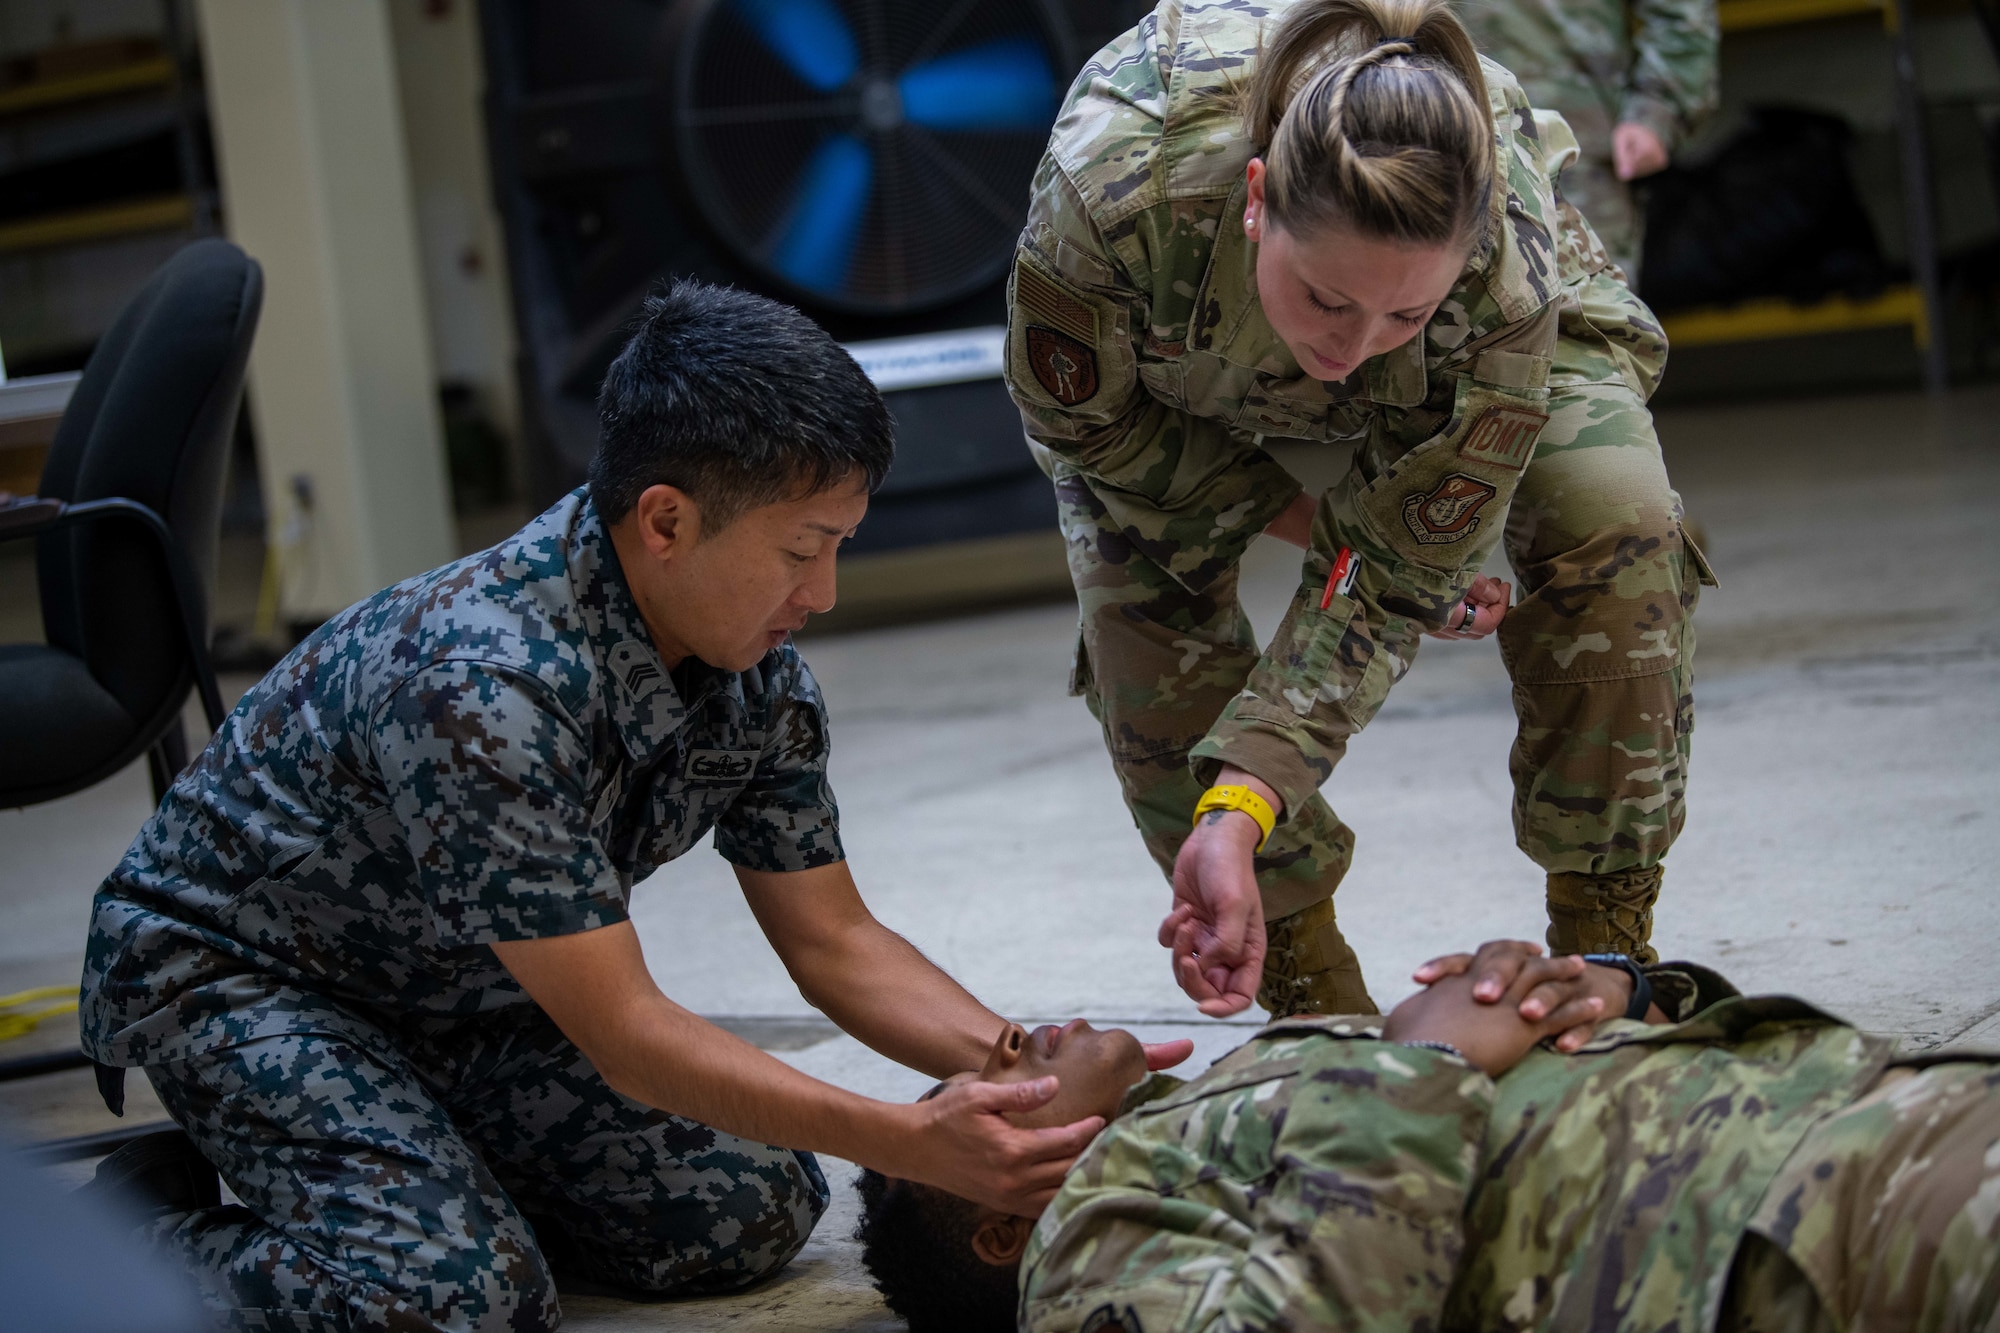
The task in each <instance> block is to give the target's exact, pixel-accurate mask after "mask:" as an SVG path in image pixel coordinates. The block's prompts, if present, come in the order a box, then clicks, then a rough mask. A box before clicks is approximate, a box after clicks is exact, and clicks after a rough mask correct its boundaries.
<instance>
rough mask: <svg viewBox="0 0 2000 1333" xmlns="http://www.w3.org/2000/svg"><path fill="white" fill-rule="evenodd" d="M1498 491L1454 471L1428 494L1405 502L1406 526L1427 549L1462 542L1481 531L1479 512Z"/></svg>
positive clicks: (1404, 518)
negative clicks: (1446, 543)
mask: <svg viewBox="0 0 2000 1333" xmlns="http://www.w3.org/2000/svg"><path fill="white" fill-rule="evenodd" d="M1497 494H1499V491H1498V490H1497V489H1496V488H1495V487H1492V486H1489V485H1487V484H1486V483H1485V482H1483V481H1477V480H1474V479H1473V478H1471V477H1468V476H1466V475H1465V474H1464V473H1463V472H1454V473H1452V474H1451V475H1450V476H1448V477H1446V478H1445V479H1444V480H1443V481H1441V482H1439V483H1438V484H1437V487H1436V489H1434V490H1432V491H1431V492H1430V493H1429V494H1428V495H1412V496H1411V497H1410V498H1409V499H1407V500H1405V501H1403V523H1404V524H1405V526H1407V527H1408V528H1409V529H1410V535H1411V536H1413V537H1415V538H1416V539H1417V540H1418V541H1420V542H1422V543H1423V544H1424V545H1426V546H1434V545H1441V544H1443V543H1445V542H1456V541H1463V540H1465V539H1466V538H1467V537H1470V536H1471V535H1472V534H1473V533H1475V532H1477V531H1479V523H1480V518H1479V511H1480V509H1481V508H1483V507H1484V506H1485V504H1486V502H1487V501H1488V500H1491V499H1492V498H1493V497H1494V496H1495V495H1497Z"/></svg>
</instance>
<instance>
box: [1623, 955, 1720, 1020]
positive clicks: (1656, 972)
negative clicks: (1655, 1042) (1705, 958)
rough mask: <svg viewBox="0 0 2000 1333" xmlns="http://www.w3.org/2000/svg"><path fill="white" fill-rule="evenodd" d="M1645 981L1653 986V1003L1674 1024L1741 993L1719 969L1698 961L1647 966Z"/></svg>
mask: <svg viewBox="0 0 2000 1333" xmlns="http://www.w3.org/2000/svg"><path fill="white" fill-rule="evenodd" d="M1646 980H1647V981H1648V982H1650V983H1651V984H1652V987H1653V1003H1654V1004H1657V1005H1658V1006H1660V1012H1661V1013H1663V1014H1665V1015H1666V1016H1667V1018H1668V1021H1670V1022H1674V1023H1685V1022H1686V1021H1687V1020H1689V1019H1690V1018H1693V1017H1694V1016H1695V1015H1696V1014H1698V1013H1700V1012H1701V1011H1702V1010H1704V1009H1707V1008H1708V1007H1710V1006H1711V1005H1717V1004H1721V1003H1722V1002H1723V1001H1724V1000H1728V999H1733V998H1736V997H1738V996H1740V995H1742V994H1743V992H1742V991H1739V990H1737V989H1736V987H1735V986H1733V985H1731V984H1730V981H1729V979H1728V978H1727V977H1725V976H1723V975H1722V974H1721V973H1720V972H1716V971H1713V970H1711V969H1709V968H1706V967H1703V966H1702V965H1701V964H1699V963H1681V962H1673V963H1656V964H1654V965H1653V966H1651V967H1649V968H1647V969H1646Z"/></svg>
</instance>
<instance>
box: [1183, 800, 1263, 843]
mask: <svg viewBox="0 0 2000 1333" xmlns="http://www.w3.org/2000/svg"><path fill="white" fill-rule="evenodd" d="M1211 810H1241V811H1242V812H1243V813H1244V814H1246V815H1248V816H1250V818H1252V819H1254V820H1256V821H1257V827H1258V828H1259V829H1260V830H1262V835H1263V836H1261V837H1259V838H1258V839H1257V850H1258V851H1260V852H1261V851H1263V850H1264V844H1265V843H1266V842H1268V841H1270V837H1271V830H1272V829H1274V828H1276V827H1278V812H1277V811H1276V810H1273V809H1272V808H1271V803H1270V802H1269V801H1267V800H1265V799H1264V798H1263V797H1261V796H1259V795H1258V794H1257V793H1256V792H1254V791H1251V790H1250V789H1249V788H1248V787H1210V788H1209V789H1208V790H1207V791H1205V792H1203V793H1202V794H1201V799H1200V800H1199V801H1196V802H1195V804H1194V821H1195V823H1197V824H1199V823H1200V822H1201V817H1202V816H1203V815H1205V814H1207V813H1208V812H1209V811H1211Z"/></svg>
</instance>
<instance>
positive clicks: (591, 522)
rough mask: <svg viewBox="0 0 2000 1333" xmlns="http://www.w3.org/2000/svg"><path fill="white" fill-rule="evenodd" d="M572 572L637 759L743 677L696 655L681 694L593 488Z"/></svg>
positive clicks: (573, 549) (602, 671) (612, 701)
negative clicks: (642, 614)
mask: <svg viewBox="0 0 2000 1333" xmlns="http://www.w3.org/2000/svg"><path fill="white" fill-rule="evenodd" d="M569 578H570V586H571V588H572V589H573V592H574V596H575V599H576V605H577V609H578V611H579V612H580V613H581V615H582V620H583V626H584V632H585V633H586V634H587V635H588V637H589V640H590V650H591V653H592V654H593V655H594V656H595V657H596V658H597V664H598V675H599V678H600V679H602V680H603V681H604V682H605V685H604V691H605V702H606V704H607V705H608V711H609V713H610V716H611V722H612V725H613V726H614V727H615V728H616V729H617V731H618V737H619V739H620V740H621V741H622V742H623V743H624V746H625V751H626V753H627V754H629V755H630V756H631V757H632V759H633V761H634V762H635V763H637V764H641V765H644V764H647V763H650V762H651V761H653V760H654V759H656V758H658V757H659V755H660V753H661V751H663V750H665V749H666V748H667V746H668V745H669V744H671V743H672V742H673V740H674V737H675V735H676V734H677V733H678V732H679V731H680V730H681V728H682V726H683V725H685V724H686V722H687V718H688V714H689V713H690V712H691V711H693V710H694V709H695V708H697V707H699V706H700V705H701V704H702V703H704V702H705V701H706V700H707V699H708V698H709V697H710V696H712V695H714V694H716V693H717V692H718V691H721V690H724V689H727V688H730V687H732V686H734V685H735V684H736V682H737V678H736V676H735V675H734V674H732V673H730V672H725V671H718V670H716V669H715V668H714V667H711V666H709V665H707V664H706V663H704V662H699V661H695V660H693V659H690V660H689V661H688V662H687V663H686V664H685V666H686V669H685V670H683V671H682V672H681V673H680V674H681V678H682V680H683V682H684V683H686V684H687V686H688V692H689V696H690V697H689V698H687V699H683V698H682V695H681V691H680V689H679V688H678V687H676V686H675V684H674V678H673V675H672V674H671V673H669V671H668V670H667V666H666V663H665V662H664V661H662V660H661V658H660V653H659V650H658V649H657V648H655V647H654V646H653V637H652V635H651V634H650V633H648V632H647V630H646V622H645V621H644V620H643V619H642V618H641V617H640V615H639V603H638V601H637V599H635V598H634V597H633V596H632V588H631V585H630V584H628V583H627V582H626V581H625V571H624V569H623V568H622V567H621V566H620V565H619V563H618V552H617V551H616V549H614V548H613V546H612V545H611V534H610V533H609V532H607V531H606V530H605V527H604V522H603V520H602V519H601V518H600V517H599V515H598V512H597V506H596V504H594V503H593V502H592V501H591V500H590V499H589V497H588V495H587V493H586V494H584V499H583V503H582V505H581V507H580V508H579V510H578V513H577V517H576V525H575V528H574V529H573V532H572V539H571V541H570V547H569Z"/></svg>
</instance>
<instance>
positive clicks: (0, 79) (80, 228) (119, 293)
mask: <svg viewBox="0 0 2000 1333" xmlns="http://www.w3.org/2000/svg"><path fill="white" fill-rule="evenodd" d="M67 12H68V11H61V10H58V9H55V8H53V7H52V8H50V9H49V11H48V15H47V17H48V19H49V21H50V25H51V29H52V30H51V29H44V30H43V31H44V32H47V34H48V35H47V36H46V37H42V38H41V39H40V44H37V45H33V46H32V47H31V49H26V50H23V49H18V48H16V49H11V50H0V289H5V290H6V291H7V293H8V300H7V301H6V302H5V304H4V305H3V306H0V357H4V358H5V368H6V372H7V374H9V375H11V376H14V377H16V378H17V379H18V378H19V377H21V376H24V375H25V376H29V377H31V378H34V377H46V376H49V375H64V374H67V373H69V372H73V371H75V370H76V369H78V368H79V367H80V366H81V365H82V362H83V359H84V357H85V356H87V355H88V353H89V350H90V348H91V347H92V346H93V345H94V343H95V342H96V339H97V338H98V336H99V335H101V334H102V333H103V331H104V326H105V325H106V324H107V323H108V322H109V320H110V319H111V318H112V317H113V316H114V315H115V314H116V312H117V310H118V309H119V308H121V307H122V305H123V304H124V301H125V300H126V299H127V298H128V297H129V296H130V295H131V293H132V291H134V290H136V289H137V287H138V286H139V284H141V283H143V282H144V280H145V278H146V276H147V275H148V274H149V273H150V272H151V271H152V270H153V269H154V268H155V267H157V265H158V264H159V263H160V262H161V261H162V260H164V259H165V257H166V255H167V254H169V253H171V252H172V251H173V250H174V249H176V248H178V247H179V246H180V245H181V244H182V243H184V242H185V241H186V240H188V239H191V238H193V237H196V236H202V235H207V234H210V233H213V232H214V231H215V230H216V212H217V204H216V200H217V194H216V189H215V185H214V173H213V170H212V167H211V164H210V157H209V150H208V142H207V109H206V99H205V97H204V95H203V89H202V83H201V75H200V68H199V63H198V61H197V59H196V56H195V50H194V45H193V42H192V40H191V36H192V34H191V31H190V27H189V18H190V15H189V14H188V13H187V12H186V6H185V0H158V3H157V5H156V6H153V7H150V10H149V7H148V6H145V5H143V4H140V5H126V6H124V7H122V8H121V9H118V10H116V11H108V10H107V11H105V12H104V13H103V14H101V15H99V21H101V22H104V23H107V24H117V25H120V26H119V27H118V28H116V29H114V30H112V31H95V32H83V33H76V32H74V31H71V30H70V29H69V28H68V27H67V24H68V23H69V20H68V19H67V18H65V17H64V16H65V15H66V14H67ZM34 18H35V16H34V15H32V14H29V13H28V12H27V11H23V15H22V16H20V17H19V18H18V21H17V22H16V23H15V24H14V25H13V32H14V33H15V34H16V39H17V40H19V35H20V34H22V33H32V32H33V31H34V29H35V28H36V27H37V24H36V22H35V21H34ZM149 20H150V21H152V23H153V26H152V28H151V30H147V26H146V25H147V23H148V21H149ZM58 23H60V24H63V25H65V26H57V24H58ZM29 40H30V41H31V42H34V41H35V40H36V38H35V37H30V38H29ZM29 424H30V423H27V422H17V423H14V426H15V427H16V428H13V429H7V430H0V481H4V483H5V485H4V486H0V489H15V490H19V489H22V488H23V486H24V484H25V486H26V487H27V488H29V489H32V485H33V481H34V478H35V477H36V476H38V475H39V472H40V466H41V458H42V456H43V454H44V452H45V445H46V442H47V441H46V438H45V437H46V433H47V432H46V431H44V430H40V429H39V428H37V429H28V425H29Z"/></svg>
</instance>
